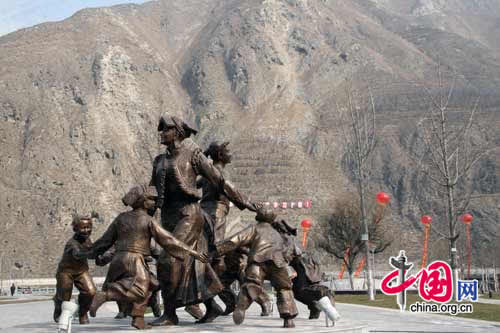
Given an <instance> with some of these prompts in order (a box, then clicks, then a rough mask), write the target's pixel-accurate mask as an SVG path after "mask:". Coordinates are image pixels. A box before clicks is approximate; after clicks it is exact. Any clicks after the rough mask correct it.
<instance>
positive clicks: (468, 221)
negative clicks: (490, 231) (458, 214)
mask: <svg viewBox="0 0 500 333" xmlns="http://www.w3.org/2000/svg"><path fill="white" fill-rule="evenodd" d="M472 220H474V217H473V216H472V215H471V214H469V213H467V214H464V216H462V221H463V222H464V223H465V224H471V223H472Z"/></svg>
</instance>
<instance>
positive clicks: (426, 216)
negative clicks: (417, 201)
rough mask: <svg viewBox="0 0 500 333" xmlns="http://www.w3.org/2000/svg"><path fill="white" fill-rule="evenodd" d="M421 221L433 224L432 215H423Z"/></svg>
mask: <svg viewBox="0 0 500 333" xmlns="http://www.w3.org/2000/svg"><path fill="white" fill-rule="evenodd" d="M420 221H421V222H422V224H425V225H426V224H431V223H432V217H431V216H429V215H424V216H422V218H421V219H420Z"/></svg>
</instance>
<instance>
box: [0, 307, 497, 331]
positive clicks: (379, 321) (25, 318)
mask: <svg viewBox="0 0 500 333" xmlns="http://www.w3.org/2000/svg"><path fill="white" fill-rule="evenodd" d="M298 306H299V311H300V314H299V317H298V318H297V319H296V320H295V324H296V326H297V327H296V328H295V329H283V328H281V325H282V320H281V319H280V318H279V316H278V314H277V312H276V311H275V312H274V313H273V316H272V317H260V315H259V314H260V308H259V307H258V306H257V305H256V304H254V305H252V307H251V308H250V309H249V311H248V312H247V317H246V319H245V322H244V323H243V324H242V325H241V326H235V325H234V324H233V322H232V317H231V316H229V317H220V318H218V319H217V320H216V321H215V322H214V323H211V324H203V325H195V324H193V322H194V320H193V319H192V318H191V317H190V316H189V315H188V314H187V313H186V312H184V310H182V309H179V311H178V312H179V317H180V320H181V324H180V326H177V327H170V328H165V327H155V328H153V329H151V330H149V331H148V332H166V333H169V332H172V333H173V332H179V333H187V332H198V333H202V332H205V333H209V332H212V333H213V332H243V333H264V332H285V331H286V332H288V331H293V332H297V333H303V332H317V333H323V332H325V333H326V332H352V333H370V332H371V333H382V332H450V333H451V332H464V333H465V332H467V333H469V332H470V333H476V332H500V323H495V322H487V321H480V320H470V319H462V318H455V317H449V316H442V315H432V314H412V313H408V312H405V313H400V312H399V311H397V310H389V309H381V308H375V307H368V306H360V305H350V304H338V305H337V307H338V310H339V312H340V313H341V315H342V320H341V321H340V322H338V323H337V324H336V326H335V327H326V326H325V320H324V317H323V315H322V316H321V318H320V319H318V320H308V319H307V315H308V311H307V308H306V307H305V306H304V305H302V304H300V303H298ZM52 310H53V304H52V302H51V301H40V302H32V303H15V304H1V303H0V332H1V333H4V332H5V333H7V332H9V333H10V332H12V333H18V332H33V333H42V332H43V333H45V332H47V333H48V332H56V331H57V327H56V324H55V323H53V322H52V320H51V317H52ZM116 310H117V309H116V306H115V304H114V303H106V304H105V305H104V306H103V307H102V308H101V309H99V312H98V313H97V315H98V316H97V318H91V324H90V325H85V326H80V325H78V324H77V323H76V322H74V326H73V332H82V333H84V332H88V333H91V332H93V333H96V332H106V333H119V332H133V331H136V330H135V329H134V328H132V327H130V326H129V325H130V319H121V320H116V319H113V317H114V315H115V314H116ZM499 315H500V314H499ZM148 320H153V318H152V317H149V318H148Z"/></svg>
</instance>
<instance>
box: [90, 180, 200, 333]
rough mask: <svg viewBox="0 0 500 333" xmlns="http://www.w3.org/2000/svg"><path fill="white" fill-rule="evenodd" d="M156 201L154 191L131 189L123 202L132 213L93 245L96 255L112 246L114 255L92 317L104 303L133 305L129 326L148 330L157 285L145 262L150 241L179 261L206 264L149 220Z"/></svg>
mask: <svg viewBox="0 0 500 333" xmlns="http://www.w3.org/2000/svg"><path fill="white" fill-rule="evenodd" d="M156 197H157V192H156V189H155V188H154V187H151V186H136V187H133V188H132V189H131V190H130V191H129V192H128V193H127V194H126V195H125V197H123V199H122V201H123V203H124V204H125V205H126V206H131V207H132V208H133V210H131V211H127V212H124V213H121V214H120V215H118V217H117V218H116V219H115V220H114V221H113V222H112V223H111V225H110V226H109V228H108V229H107V230H106V232H105V233H104V234H103V236H102V237H101V238H100V239H98V240H97V241H96V242H95V244H94V246H93V251H94V253H95V255H100V254H103V253H104V252H106V251H107V250H108V249H109V248H111V246H113V245H114V246H115V251H116V253H115V255H114V257H113V260H112V261H111V264H110V267H109V270H108V274H107V276H106V281H105V284H104V287H103V291H102V292H99V293H97V295H96V297H95V298H94V301H93V302H92V305H91V307H90V315H91V316H93V317H94V316H95V315H96V311H97V309H98V308H99V307H100V306H101V305H102V304H103V303H104V302H106V301H119V302H127V303H132V310H131V313H130V314H131V315H132V326H133V327H135V328H137V329H145V328H149V327H150V326H149V325H146V323H145V322H144V312H145V310H146V306H147V304H148V301H149V298H150V297H151V294H152V292H151V290H152V287H153V288H154V286H155V285H156V286H157V285H158V281H157V280H156V278H155V277H154V275H153V274H152V272H151V271H150V270H149V268H148V266H147V264H146V262H145V257H147V256H150V255H151V246H150V244H151V238H153V239H154V240H155V241H156V243H158V244H159V245H160V246H161V247H162V248H163V249H164V250H165V251H167V252H169V253H171V252H173V251H174V250H175V255H176V256H178V257H179V259H184V257H186V256H188V255H190V256H193V257H194V258H196V259H198V260H200V261H202V262H207V261H208V258H207V256H206V254H200V253H198V252H196V251H194V250H191V249H190V248H189V247H188V246H187V245H186V244H184V243H183V242H181V241H179V240H177V239H176V238H175V237H174V236H173V235H172V234H171V233H169V232H168V231H166V230H164V229H163V228H162V227H160V226H159V225H158V224H157V223H155V222H154V221H153V220H152V218H151V216H150V215H148V210H150V209H151V208H152V207H154V206H155V200H156Z"/></svg>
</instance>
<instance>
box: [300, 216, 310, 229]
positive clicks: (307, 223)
mask: <svg viewBox="0 0 500 333" xmlns="http://www.w3.org/2000/svg"><path fill="white" fill-rule="evenodd" d="M300 226H301V227H302V229H306V230H307V229H309V228H311V226H312V222H311V220H307V219H306V220H302V222H300Z"/></svg>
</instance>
